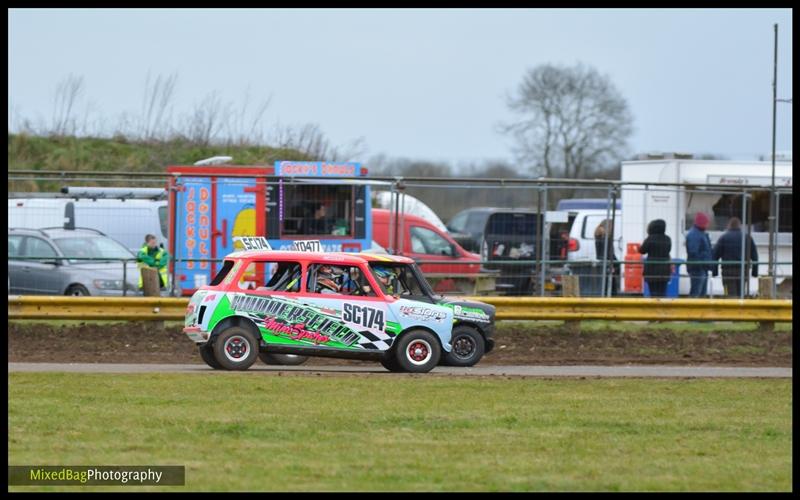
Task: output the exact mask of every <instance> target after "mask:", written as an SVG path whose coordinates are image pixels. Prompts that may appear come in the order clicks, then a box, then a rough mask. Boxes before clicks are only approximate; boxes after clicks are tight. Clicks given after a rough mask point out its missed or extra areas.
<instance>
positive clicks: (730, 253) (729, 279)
mask: <svg viewBox="0 0 800 500" xmlns="http://www.w3.org/2000/svg"><path fill="white" fill-rule="evenodd" d="M745 236H746V237H745V238H744V240H743V239H742V221H741V220H739V218H738V217H731V219H730V220H729V221H728V230H727V231H725V232H724V233H723V234H722V236H720V237H719V239H718V240H717V243H716V244H715V245H714V248H712V249H711V260H719V259H722V285H723V286H724V287H725V295H726V296H728V297H732V298H739V297H740V296H741V292H742V289H741V286H740V284H741V271H742V261H743V260H745V257H746V256H745V255H744V253H745V252H743V251H742V249H743V248H747V247H746V246H744V245H749V246H750V255H749V260H750V261H751V262H752V263H753V268H752V273H753V277H754V278H755V277H757V276H758V262H757V261H758V250H756V244H755V242H754V241H753V237H752V236H750V235H749V234H748V235H745ZM742 241H744V245H742ZM746 264H747V263H746ZM750 271H751V270H750V269H748V266H747V265H745V269H744V276H745V279H747V276H748V275H749V274H750Z"/></svg>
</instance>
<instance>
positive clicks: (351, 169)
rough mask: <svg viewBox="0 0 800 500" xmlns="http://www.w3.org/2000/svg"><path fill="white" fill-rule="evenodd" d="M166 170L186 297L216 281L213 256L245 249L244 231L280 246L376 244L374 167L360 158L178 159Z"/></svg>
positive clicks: (356, 248) (174, 250)
mask: <svg viewBox="0 0 800 500" xmlns="http://www.w3.org/2000/svg"><path fill="white" fill-rule="evenodd" d="M167 172H168V173H169V174H170V179H169V231H170V235H172V237H171V238H170V248H169V251H170V254H171V255H173V257H174V261H173V263H172V266H173V269H172V270H171V271H172V272H173V273H174V275H175V281H176V283H177V285H178V287H179V288H180V290H181V292H182V294H183V295H191V294H192V293H193V292H194V291H195V290H196V289H197V288H199V287H201V286H203V285H205V284H207V283H209V282H210V281H211V278H212V277H213V276H214V274H215V273H216V271H217V270H218V268H219V263H218V262H214V261H215V260H218V259H222V258H223V257H225V255H227V254H229V253H231V252H233V251H235V250H238V249H239V246H238V245H239V243H238V242H234V238H235V237H237V236H264V237H266V238H267V240H268V241H269V243H270V245H271V247H272V248H273V249H274V250H288V249H289V248H290V247H291V245H292V243H293V242H294V241H295V240H320V242H321V243H322V245H323V248H324V250H325V251H331V252H333V251H343V252H360V251H362V250H367V249H369V248H370V246H371V244H372V221H371V213H370V210H369V200H370V193H369V185H368V183H367V182H366V181H365V180H364V179H363V177H365V176H366V174H367V169H366V168H362V167H361V165H360V164H358V163H330V162H297V161H278V162H275V165H274V166H233V165H213V166H194V165H173V166H169V167H167ZM253 272H254V273H257V274H261V273H264V272H269V270H265V269H254V270H253ZM254 279H255V277H254Z"/></svg>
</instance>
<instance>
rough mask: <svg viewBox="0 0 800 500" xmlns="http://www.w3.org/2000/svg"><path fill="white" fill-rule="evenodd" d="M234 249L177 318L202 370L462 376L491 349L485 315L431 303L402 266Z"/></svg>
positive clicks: (414, 270)
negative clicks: (377, 366) (373, 367)
mask: <svg viewBox="0 0 800 500" xmlns="http://www.w3.org/2000/svg"><path fill="white" fill-rule="evenodd" d="M243 240H244V241H245V242H246V243H247V244H246V245H245V248H246V249H245V250H242V251H237V252H234V253H231V254H229V255H228V256H227V257H225V260H224V262H223V264H222V268H221V269H220V271H219V272H218V273H217V275H216V276H215V277H214V279H213V280H212V281H211V283H210V284H209V285H206V286H203V287H201V288H199V289H198V290H197V291H196V292H195V293H194V295H192V298H191V301H190V303H189V305H188V307H187V310H186V318H185V327H184V329H183V331H184V333H186V335H187V336H188V337H189V338H190V339H191V340H192V341H194V342H195V343H196V344H197V346H198V348H199V351H200V356H201V357H202V359H203V361H205V362H206V364H208V365H209V366H211V367H212V368H215V369H226V370H246V369H248V368H249V367H250V366H252V365H253V363H254V362H255V361H256V359H257V358H260V359H261V360H262V361H263V362H265V363H268V364H299V363H302V362H303V361H305V359H307V357H308V356H322V357H335V358H347V359H361V360H374V361H380V363H381V364H382V365H383V366H384V367H385V368H386V369H388V370H390V371H393V372H419V373H424V372H428V371H430V370H432V369H433V368H434V367H435V366H436V365H437V364H439V363H443V364H448V365H454V366H472V365H474V364H475V363H477V362H478V361H480V359H481V357H483V355H484V354H485V353H487V352H489V351H491V350H492V348H493V347H494V340H493V338H492V335H493V333H494V323H495V308H494V306H492V305H489V304H484V303H482V302H472V301H460V300H457V299H456V298H447V297H443V296H439V295H435V294H434V293H433V290H432V288H431V286H430V285H429V284H428V282H427V281H426V280H425V278H424V276H423V275H422V273H421V272H420V270H419V268H418V267H417V265H416V264H415V262H414V261H413V260H411V259H409V258H406V257H399V256H392V255H386V254H371V253H344V252H336V253H326V252H322V251H319V250H320V246H319V245H315V244H313V242H310V243H309V242H298V244H297V245H296V248H297V249H298V250H297V251H273V250H270V249H269V245H268V243H267V242H266V240H260V239H255V238H245V239H243ZM300 249H302V250H304V251H300Z"/></svg>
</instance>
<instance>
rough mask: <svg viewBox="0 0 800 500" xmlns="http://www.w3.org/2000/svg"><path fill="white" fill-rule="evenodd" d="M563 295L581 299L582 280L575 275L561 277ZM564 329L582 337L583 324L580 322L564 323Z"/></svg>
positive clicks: (567, 321)
mask: <svg viewBox="0 0 800 500" xmlns="http://www.w3.org/2000/svg"><path fill="white" fill-rule="evenodd" d="M561 295H562V296H564V297H580V295H581V287H580V279H579V277H578V276H575V275H566V274H565V275H563V276H562V277H561ZM564 329H565V330H566V331H567V332H569V333H571V334H572V335H580V333H581V322H580V321H578V320H566V321H564Z"/></svg>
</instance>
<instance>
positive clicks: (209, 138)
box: [184, 91, 229, 146]
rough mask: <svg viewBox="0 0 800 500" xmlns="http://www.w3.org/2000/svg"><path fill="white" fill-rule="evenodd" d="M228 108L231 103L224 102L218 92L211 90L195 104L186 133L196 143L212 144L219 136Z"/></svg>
mask: <svg viewBox="0 0 800 500" xmlns="http://www.w3.org/2000/svg"><path fill="white" fill-rule="evenodd" d="M228 109H229V105H228V104H223V102H222V101H221V100H220V98H219V94H218V92H217V91H213V92H211V93H210V94H208V95H206V97H205V98H203V100H201V101H200V102H198V103H196V104H195V106H194V109H193V110H192V113H191V114H190V115H189V116H188V118H187V121H186V129H185V133H184V135H186V137H187V138H188V139H189V140H190V141H191V142H193V143H194V144H197V145H200V146H208V145H210V144H211V143H212V142H213V141H214V140H215V139H216V138H217V134H218V133H219V131H220V129H221V128H222V126H223V124H224V122H225V118H226V117H227V116H228V115H229V113H227V110H228Z"/></svg>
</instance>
